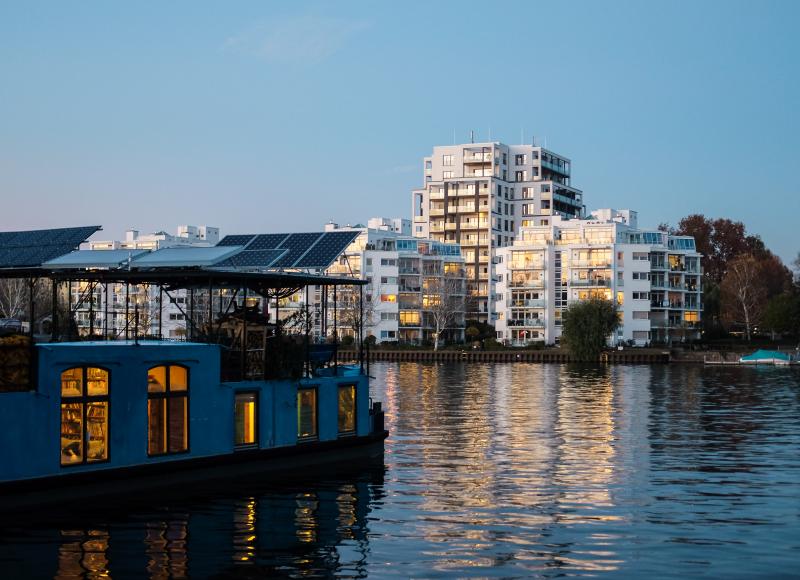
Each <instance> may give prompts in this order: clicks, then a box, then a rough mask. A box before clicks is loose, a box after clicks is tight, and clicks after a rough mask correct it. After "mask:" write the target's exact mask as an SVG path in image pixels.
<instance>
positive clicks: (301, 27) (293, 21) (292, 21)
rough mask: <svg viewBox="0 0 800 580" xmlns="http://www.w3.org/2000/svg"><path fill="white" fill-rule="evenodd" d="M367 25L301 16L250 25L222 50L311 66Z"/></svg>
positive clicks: (228, 41) (273, 60)
mask: <svg viewBox="0 0 800 580" xmlns="http://www.w3.org/2000/svg"><path fill="white" fill-rule="evenodd" d="M369 26H370V24H369V22H366V21H363V20H352V19H347V18H337V17H328V16H322V15H316V14H304V15H300V16H292V17H289V18H282V19H278V20H272V21H270V22H262V23H259V24H256V25H254V26H251V27H250V28H248V29H246V30H244V31H242V32H240V33H239V34H236V35H234V36H231V37H230V38H228V39H227V40H225V43H224V44H223V48H224V49H226V50H235V51H238V52H243V53H247V54H251V55H254V56H257V57H258V58H262V59H264V60H266V61H269V62H274V63H284V64H295V65H296V64H315V63H318V62H321V61H324V60H325V59H327V58H329V57H330V56H332V55H333V54H334V53H335V52H336V51H338V50H339V49H341V48H342V47H343V46H344V45H345V44H346V43H347V41H348V40H349V39H350V38H351V37H352V36H353V35H354V34H355V33H357V32H359V31H361V30H364V29H366V28H368V27H369Z"/></svg>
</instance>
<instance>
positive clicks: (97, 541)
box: [55, 529, 109, 578]
mask: <svg viewBox="0 0 800 580" xmlns="http://www.w3.org/2000/svg"><path fill="white" fill-rule="evenodd" d="M108 539H109V533H108V531H107V530H92V529H90V530H62V531H61V544H60V546H59V548H58V571H57V572H56V574H55V578H107V577H108V575H109V573H108Z"/></svg>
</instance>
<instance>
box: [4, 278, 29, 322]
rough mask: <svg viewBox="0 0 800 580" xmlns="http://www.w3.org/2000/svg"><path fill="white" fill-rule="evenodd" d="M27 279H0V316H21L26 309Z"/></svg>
mask: <svg viewBox="0 0 800 580" xmlns="http://www.w3.org/2000/svg"><path fill="white" fill-rule="evenodd" d="M28 292H29V287H28V280H26V279H24V278H3V279H2V280H0V318H21V317H22V316H23V315H24V314H26V313H27V311H28Z"/></svg>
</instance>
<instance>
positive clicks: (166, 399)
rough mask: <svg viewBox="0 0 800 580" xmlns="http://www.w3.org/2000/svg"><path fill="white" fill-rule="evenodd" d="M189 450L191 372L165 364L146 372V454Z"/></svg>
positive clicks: (177, 366)
mask: <svg viewBox="0 0 800 580" xmlns="http://www.w3.org/2000/svg"><path fill="white" fill-rule="evenodd" d="M188 450H189V371H188V369H186V368H185V367H182V366H179V365H162V366H158V367H153V368H151V369H150V370H148V371H147V454H148V455H165V454H167V453H183V452H185V451H188Z"/></svg>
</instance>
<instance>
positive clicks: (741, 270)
mask: <svg viewBox="0 0 800 580" xmlns="http://www.w3.org/2000/svg"><path fill="white" fill-rule="evenodd" d="M759 266H760V265H759V262H758V260H756V259H755V258H754V257H753V256H750V255H747V256H740V257H738V258H735V259H734V260H731V262H730V263H729V264H728V267H727V273H726V274H725V278H724V279H723V280H722V284H721V285H720V295H721V298H722V315H723V318H724V319H725V320H726V321H727V322H729V323H732V324H741V325H742V326H743V327H744V331H745V337H746V338H747V340H748V341H749V340H750V339H751V338H752V332H753V328H754V327H755V326H756V325H757V324H758V323H759V322H760V321H761V316H762V314H763V310H764V302H765V301H766V296H767V288H766V284H765V283H764V280H763V279H762V278H761V277H760V275H759V274H760V267H759Z"/></svg>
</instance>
